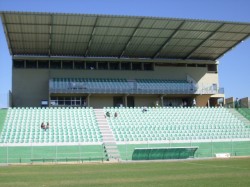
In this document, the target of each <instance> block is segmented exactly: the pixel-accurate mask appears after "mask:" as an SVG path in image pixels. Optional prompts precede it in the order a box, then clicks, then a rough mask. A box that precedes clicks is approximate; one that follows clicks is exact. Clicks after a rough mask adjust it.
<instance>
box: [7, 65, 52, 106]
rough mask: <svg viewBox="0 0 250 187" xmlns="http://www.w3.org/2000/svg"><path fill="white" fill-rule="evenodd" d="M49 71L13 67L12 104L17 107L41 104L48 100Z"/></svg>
mask: <svg viewBox="0 0 250 187" xmlns="http://www.w3.org/2000/svg"><path fill="white" fill-rule="evenodd" d="M48 88H49V71H48V70H34V69H13V75H12V105H13V106H16V107H33V106H40V103H41V100H48V94H49V91H48Z"/></svg>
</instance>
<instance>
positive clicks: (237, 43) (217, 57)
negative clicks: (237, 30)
mask: <svg viewBox="0 0 250 187" xmlns="http://www.w3.org/2000/svg"><path fill="white" fill-rule="evenodd" d="M248 37H250V34H249V35H247V36H245V37H244V38H242V40H241V42H243V41H244V40H246V39H247V38H248ZM239 43H240V42H237V43H236V44H234V45H233V46H232V47H231V48H229V49H227V50H226V51H225V52H224V53H223V54H220V55H219V56H218V57H216V58H215V59H214V60H216V59H219V58H220V57H222V56H223V55H224V54H225V53H227V52H228V51H230V50H232V49H233V48H234V47H236V46H237V45H238V44H239Z"/></svg>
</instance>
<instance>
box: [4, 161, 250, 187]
mask: <svg viewBox="0 0 250 187" xmlns="http://www.w3.org/2000/svg"><path fill="white" fill-rule="evenodd" d="M249 171H250V158H244V159H243V158H241V159H224V160H221V159H220V160H219V159H213V160H196V161H180V162H157V163H152V162H151V163H125V164H79V165H35V166H33V165H27V166H9V167H0V185H1V186H2V187H16V186H18V187H33V186H42V187H43V186H44V187H50V186H53V187H57V186H58V187H64V186H67V187H73V186H74V187H78V186H79V187H80V186H81V187H82V186H93V187H95V186H104V187H105V186H108V187H112V186H115V187H117V186H119V187H148V186H152V187H157V186H163V187H165V186H166V187H167V186H170V187H182V186H185V187H206V186H208V187H210V186H213V187H217V186H218V187H223V186H226V187H236V186H237V187H243V186H244V187H245V186H249V184H250V172H249Z"/></svg>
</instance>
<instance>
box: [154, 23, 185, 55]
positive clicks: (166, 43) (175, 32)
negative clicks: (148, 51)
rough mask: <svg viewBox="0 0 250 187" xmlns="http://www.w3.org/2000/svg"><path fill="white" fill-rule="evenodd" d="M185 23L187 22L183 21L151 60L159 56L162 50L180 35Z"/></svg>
mask: <svg viewBox="0 0 250 187" xmlns="http://www.w3.org/2000/svg"><path fill="white" fill-rule="evenodd" d="M184 23H185V21H182V22H181V24H180V25H179V26H178V27H177V28H176V29H175V31H174V32H173V33H172V34H171V35H170V36H169V37H168V38H167V40H166V41H165V42H164V43H163V45H162V46H161V47H160V48H159V49H158V50H157V51H156V52H155V54H154V55H153V56H152V57H151V58H156V57H157V56H159V54H160V52H161V51H162V49H164V48H165V47H166V46H167V45H168V43H169V42H170V40H171V39H172V38H173V37H174V36H175V35H176V34H177V33H178V31H179V29H180V28H181V27H182V25H183V24H184Z"/></svg>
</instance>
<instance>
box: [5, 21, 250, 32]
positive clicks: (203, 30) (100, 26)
mask: <svg viewBox="0 0 250 187" xmlns="http://www.w3.org/2000/svg"><path fill="white" fill-rule="evenodd" d="M187 21H188V20H187ZM235 24H236V23H235ZM6 25H7V26H8V25H22V26H25V25H31V26H38V25H39V26H49V25H50V24H33V23H25V24H22V23H6ZM245 25H246V24H245ZM55 26H69V25H67V24H55ZM70 26H76V27H81V26H83V25H70ZM246 26H249V25H246ZM84 27H93V25H84ZM107 27H108V28H118V29H119V28H124V29H133V28H135V27H121V26H102V25H99V26H96V28H107ZM152 29H160V30H162V29H161V28H152ZM167 30H170V31H171V30H173V31H175V30H176V29H172V28H169V29H167ZM179 30H180V31H200V32H208V31H207V30H205V29H202V30H195V29H179ZM218 32H219V33H225V34H226V33H232V34H239V33H240V34H249V33H248V32H242V31H240V32H235V31H230V32H226V31H218Z"/></svg>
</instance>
